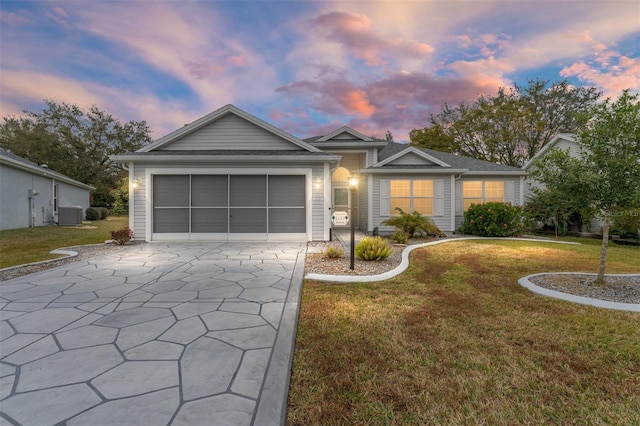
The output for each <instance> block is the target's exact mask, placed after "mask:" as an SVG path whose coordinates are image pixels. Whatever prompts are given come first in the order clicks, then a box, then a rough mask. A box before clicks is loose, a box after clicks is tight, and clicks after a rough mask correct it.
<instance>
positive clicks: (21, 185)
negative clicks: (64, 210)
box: [0, 148, 95, 230]
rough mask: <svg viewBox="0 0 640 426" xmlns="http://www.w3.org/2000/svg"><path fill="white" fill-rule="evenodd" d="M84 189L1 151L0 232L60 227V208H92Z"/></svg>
mask: <svg viewBox="0 0 640 426" xmlns="http://www.w3.org/2000/svg"><path fill="white" fill-rule="evenodd" d="M93 189H95V188H93V187H92V186H89V185H85V184H84V183H81V182H78V181H76V180H73V179H71V178H70V177H68V176H65V175H63V174H61V173H57V172H54V171H53V170H50V169H48V168H47V167H46V166H39V165H37V164H36V163H33V162H31V161H29V160H27V159H24V158H22V157H19V156H17V155H14V154H11V153H10V152H8V151H6V150H4V149H2V148H0V230H3V229H16V228H28V227H33V226H43V225H51V224H55V223H58V219H59V216H58V215H59V210H60V208H61V207H75V206H78V207H81V208H82V214H83V215H84V212H85V210H86V209H87V208H88V207H89V192H90V191H92V190H93Z"/></svg>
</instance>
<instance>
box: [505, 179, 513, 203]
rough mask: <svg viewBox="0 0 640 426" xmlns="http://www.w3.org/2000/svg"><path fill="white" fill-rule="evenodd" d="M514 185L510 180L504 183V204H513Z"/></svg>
mask: <svg viewBox="0 0 640 426" xmlns="http://www.w3.org/2000/svg"><path fill="white" fill-rule="evenodd" d="M514 190H515V183H514V182H513V181H512V180H508V181H506V182H505V183H504V202H505V203H511V204H515V198H514Z"/></svg>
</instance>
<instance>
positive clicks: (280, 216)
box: [269, 208, 306, 234]
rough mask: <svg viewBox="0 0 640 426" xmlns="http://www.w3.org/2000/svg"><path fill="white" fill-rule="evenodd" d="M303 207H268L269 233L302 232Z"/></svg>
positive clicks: (303, 228)
mask: <svg viewBox="0 0 640 426" xmlns="http://www.w3.org/2000/svg"><path fill="white" fill-rule="evenodd" d="M305 218H306V214H305V209H294V208H291V209H273V208H271V209H269V233H278V234H285V233H290V232H295V233H304V232H306V225H305Z"/></svg>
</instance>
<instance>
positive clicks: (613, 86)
mask: <svg viewBox="0 0 640 426" xmlns="http://www.w3.org/2000/svg"><path fill="white" fill-rule="evenodd" d="M560 75H561V76H563V77H577V78H578V79H580V80H581V81H583V82H586V83H588V84H593V85H596V86H598V87H600V88H602V89H603V90H604V92H605V95H606V96H617V95H618V94H619V93H620V92H621V91H622V90H625V89H631V90H632V91H634V92H640V59H637V58H629V57H627V56H619V57H617V65H615V66H611V67H603V66H602V65H601V64H598V63H597V61H596V63H594V64H588V63H586V62H584V61H581V62H576V63H574V64H572V65H570V66H567V67H564V68H563V69H562V70H560Z"/></svg>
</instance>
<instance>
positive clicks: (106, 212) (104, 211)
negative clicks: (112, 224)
mask: <svg viewBox="0 0 640 426" xmlns="http://www.w3.org/2000/svg"><path fill="white" fill-rule="evenodd" d="M96 210H98V213H100V220H104V219H106V218H107V217H109V210H108V209H107V208H106V207H96Z"/></svg>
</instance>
